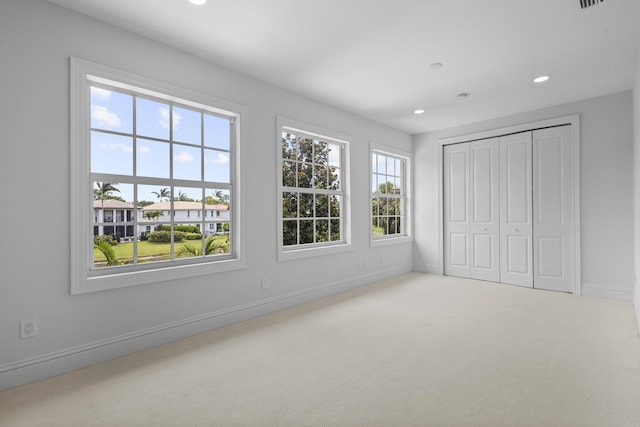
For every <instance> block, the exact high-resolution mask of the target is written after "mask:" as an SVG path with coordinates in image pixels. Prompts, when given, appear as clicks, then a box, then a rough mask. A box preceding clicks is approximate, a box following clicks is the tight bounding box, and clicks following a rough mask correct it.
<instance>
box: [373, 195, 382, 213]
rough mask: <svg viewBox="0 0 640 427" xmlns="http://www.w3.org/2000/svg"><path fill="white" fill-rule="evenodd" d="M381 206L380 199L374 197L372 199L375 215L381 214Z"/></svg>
mask: <svg viewBox="0 0 640 427" xmlns="http://www.w3.org/2000/svg"><path fill="white" fill-rule="evenodd" d="M379 206H380V199H379V198H377V197H374V198H372V199H371V214H372V215H374V216H377V215H379V214H380V213H379V212H380V211H379Z"/></svg>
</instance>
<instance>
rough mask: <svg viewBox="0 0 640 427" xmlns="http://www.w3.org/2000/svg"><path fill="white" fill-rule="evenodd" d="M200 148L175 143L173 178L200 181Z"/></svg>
mask: <svg viewBox="0 0 640 427" xmlns="http://www.w3.org/2000/svg"><path fill="white" fill-rule="evenodd" d="M200 156H201V151H200V148H195V147H189V146H187V145H179V144H174V146H173V178H174V179H189V180H193V181H200V180H201V179H202V173H201V162H200Z"/></svg>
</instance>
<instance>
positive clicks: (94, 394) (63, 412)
mask: <svg viewBox="0 0 640 427" xmlns="http://www.w3.org/2000/svg"><path fill="white" fill-rule="evenodd" d="M0 425H2V426H201V425H202V426H254V425H255V426H599V427H605V426H606V427H614V426H634V427H637V426H640V338H639V336H638V331H637V328H636V323H635V319H634V314H633V309H632V306H631V304H629V303H623V302H618V301H608V300H600V299H594V298H586V297H581V298H577V297H573V296H571V295H565V294H559V293H552V292H545V291H539V290H531V289H523V288H518V287H512V286H508V285H499V284H493V283H487V282H478V281H471V280H463V279H455V278H450V277H440V276H432V275H423V274H417V273H412V274H408V275H405V276H402V277H399V278H397V279H394V280H387V281H383V282H380V283H378V284H374V285H371V286H368V287H365V288H361V289H358V290H355V291H350V292H347V293H343V294H340V295H337V296H333V297H329V298H325V299H323V300H320V301H316V302H313V303H310V304H305V305H302V306H298V307H296V308H293V309H289V310H285V311H282V312H278V313H274V314H271V315H268V316H264V317H261V318H258V319H254V320H251V321H247V322H243V323H239V324H236V325H233V326H230V327H226V328H223V329H218V330H215V331H211V332H208V333H205V334H202V335H198V336H195V337H191V338H188V339H185V340H181V341H178V342H174V343H171V344H167V345H164V346H160V347H157V348H153V349H150V350H146V351H143V352H140V353H136V354H133V355H130V356H126V357H122V358H119V359H116V360H113V361H110V362H107V363H103V364H100V365H95V366H92V367H90V368H86V369H81V370H78V371H75V372H72V373H69V374H66V375H63V376H60V377H56V378H51V379H48V380H45V381H41V382H38V383H35V384H31V385H28V386H24V387H20V388H16V389H13V390H9V391H6V392H3V393H0Z"/></svg>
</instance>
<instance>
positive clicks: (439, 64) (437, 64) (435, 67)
mask: <svg viewBox="0 0 640 427" xmlns="http://www.w3.org/2000/svg"><path fill="white" fill-rule="evenodd" d="M429 68H430V69H432V70H434V71H435V70H439V69H440V68H442V62H434V63H433V64H431V65H429Z"/></svg>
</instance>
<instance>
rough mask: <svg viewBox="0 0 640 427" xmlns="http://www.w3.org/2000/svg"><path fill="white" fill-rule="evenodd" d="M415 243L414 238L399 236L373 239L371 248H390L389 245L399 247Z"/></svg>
mask: <svg viewBox="0 0 640 427" xmlns="http://www.w3.org/2000/svg"><path fill="white" fill-rule="evenodd" d="M411 242H413V237H411V236H406V235H405V236H398V237H380V238H377V239H374V238H373V237H372V238H371V247H372V248H376V247H380V246H389V245H399V244H402V243H411Z"/></svg>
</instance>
